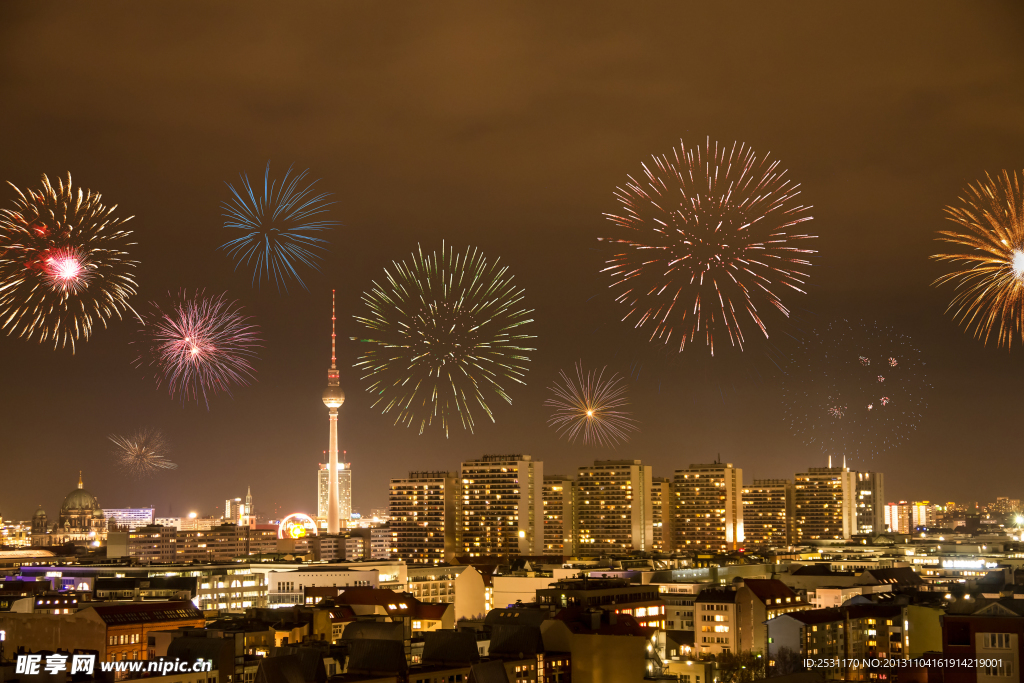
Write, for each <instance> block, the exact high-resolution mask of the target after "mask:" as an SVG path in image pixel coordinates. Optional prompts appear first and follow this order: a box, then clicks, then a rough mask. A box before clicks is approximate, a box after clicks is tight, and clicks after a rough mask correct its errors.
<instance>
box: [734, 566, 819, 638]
mask: <svg viewBox="0 0 1024 683" xmlns="http://www.w3.org/2000/svg"><path fill="white" fill-rule="evenodd" d="M735 587H736V603H735V604H736V628H737V630H738V633H739V641H738V642H739V650H738V651H739V652H765V650H766V649H767V645H768V634H767V632H766V630H765V622H766V621H767V620H768V619H774V618H775V617H777V616H779V615H781V614H789V613H790V612H800V611H804V610H808V609H811V606H810V605H808V604H807V601H805V600H804V599H803V598H801V597H800V595H799V594H797V593H796V592H795V591H794V590H793V589H791V588H790V587H789V586H787V585H786V584H784V583H783V582H782V581H779V580H778V579H744V580H742V581H740V582H738V583H736V584H735Z"/></svg>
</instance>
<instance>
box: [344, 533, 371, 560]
mask: <svg viewBox="0 0 1024 683" xmlns="http://www.w3.org/2000/svg"><path fill="white" fill-rule="evenodd" d="M367 546H368V543H367V539H365V538H363V537H361V536H349V537H348V538H346V539H345V557H344V559H345V560H346V561H347V562H353V561H358V560H365V559H367V557H366V551H367V550H368V548H367Z"/></svg>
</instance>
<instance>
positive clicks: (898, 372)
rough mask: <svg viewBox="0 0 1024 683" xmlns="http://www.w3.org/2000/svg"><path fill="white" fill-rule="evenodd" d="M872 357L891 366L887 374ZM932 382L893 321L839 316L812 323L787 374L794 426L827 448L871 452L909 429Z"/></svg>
mask: <svg viewBox="0 0 1024 683" xmlns="http://www.w3.org/2000/svg"><path fill="white" fill-rule="evenodd" d="M872 364H878V365H881V366H886V367H888V371H887V374H885V375H879V374H877V371H874V372H873V371H872V370H871V366H872ZM928 388H929V385H928V382H927V378H926V374H925V367H924V363H923V362H922V361H921V353H920V351H919V350H918V349H917V348H916V347H915V346H914V345H913V344H912V343H911V340H910V339H909V338H908V337H906V336H904V335H902V334H899V333H897V332H895V331H893V330H891V329H888V328H885V327H882V326H876V325H871V324H854V323H850V322H848V321H845V320H837V321H834V322H832V323H830V324H829V325H827V326H825V327H824V328H822V329H820V330H816V331H814V332H813V333H812V334H810V335H808V337H807V339H805V340H804V342H803V344H802V348H801V349H800V352H799V353H798V354H796V356H795V358H794V360H793V362H792V364H791V367H790V368H789V373H788V376H787V378H786V382H785V392H786V411H787V420H788V422H789V424H790V427H791V428H792V430H793V432H794V434H796V435H798V436H799V437H801V438H802V439H803V441H804V442H805V443H806V444H808V445H814V446H816V447H819V448H820V449H821V451H822V453H824V454H826V455H836V456H840V455H842V456H849V457H851V458H857V457H860V458H871V457H874V456H875V455H879V454H887V453H888V452H890V451H891V450H892V449H894V448H896V447H897V446H898V445H899V444H900V443H902V442H903V441H905V440H906V439H908V438H909V437H910V435H911V434H912V433H913V431H914V430H915V429H916V428H917V424H918V422H919V421H920V419H921V414H922V411H923V410H924V409H925V407H926V400H925V395H926V393H927V389H928Z"/></svg>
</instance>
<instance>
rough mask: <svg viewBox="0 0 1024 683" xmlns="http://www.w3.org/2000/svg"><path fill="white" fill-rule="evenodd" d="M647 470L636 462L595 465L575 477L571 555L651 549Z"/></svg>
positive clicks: (599, 462) (581, 468)
mask: <svg viewBox="0 0 1024 683" xmlns="http://www.w3.org/2000/svg"><path fill="white" fill-rule="evenodd" d="M653 515H654V512H653V510H652V502H651V467H650V466H649V465H643V464H641V462H640V461H639V460H596V461H594V464H593V465H590V466H584V467H580V468H579V473H578V475H577V477H576V554H577V555H579V556H580V557H600V556H601V555H627V554H629V553H631V552H644V551H650V550H651V544H652V542H653Z"/></svg>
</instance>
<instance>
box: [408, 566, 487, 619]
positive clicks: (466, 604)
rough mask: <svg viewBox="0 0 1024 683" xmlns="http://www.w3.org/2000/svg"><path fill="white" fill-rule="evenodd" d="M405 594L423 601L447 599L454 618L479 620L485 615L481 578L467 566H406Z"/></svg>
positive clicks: (472, 568) (443, 600) (442, 600)
mask: <svg viewBox="0 0 1024 683" xmlns="http://www.w3.org/2000/svg"><path fill="white" fill-rule="evenodd" d="M406 574H407V577H408V582H409V584H408V585H409V591H408V592H409V593H410V594H411V595H412V596H413V597H414V598H416V599H418V600H421V601H423V602H449V603H451V604H452V606H453V608H454V610H455V612H454V615H455V621H458V620H460V619H480V618H482V617H483V616H484V615H485V614H487V609H486V607H485V603H484V580H483V577H482V576H481V574H480V572H478V571H477V570H476V569H475V568H474V567H472V566H470V565H457V566H447V567H424V566H410V567H409V568H408V569H407V570H406Z"/></svg>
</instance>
